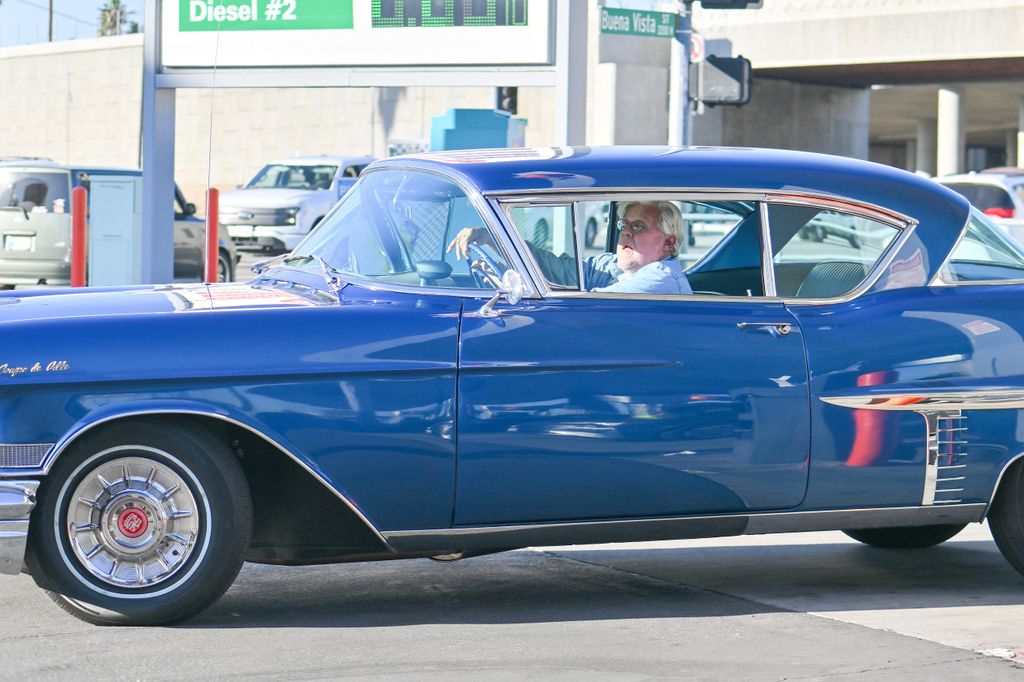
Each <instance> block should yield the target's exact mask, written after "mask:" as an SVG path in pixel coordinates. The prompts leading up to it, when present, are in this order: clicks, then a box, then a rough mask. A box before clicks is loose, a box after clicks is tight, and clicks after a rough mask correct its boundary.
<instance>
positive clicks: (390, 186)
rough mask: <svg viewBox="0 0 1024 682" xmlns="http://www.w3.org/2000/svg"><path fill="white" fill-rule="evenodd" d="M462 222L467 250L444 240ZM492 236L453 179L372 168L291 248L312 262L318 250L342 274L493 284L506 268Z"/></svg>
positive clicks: (457, 285)
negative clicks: (469, 240)
mask: <svg viewBox="0 0 1024 682" xmlns="http://www.w3.org/2000/svg"><path fill="white" fill-rule="evenodd" d="M467 229H472V230H476V232H475V234H476V235H477V237H478V238H477V239H476V241H477V242H479V245H477V246H474V248H473V249H471V250H470V252H469V253H460V252H459V249H455V248H449V245H450V244H452V242H453V240H454V239H455V237H456V235H459V234H460V233H462V232H463V231H465V230H467ZM485 233H486V234H485ZM497 244H498V240H497V239H495V238H494V236H493V235H492V234H491V233H490V230H489V228H488V227H487V223H486V221H484V219H483V218H482V217H481V215H480V213H479V212H478V211H477V209H476V207H475V206H474V204H473V202H472V201H471V199H470V198H469V197H468V196H467V195H466V193H465V192H464V191H463V190H462V189H461V188H460V187H458V186H457V185H455V184H453V183H452V182H450V181H448V180H445V179H443V178H441V177H438V176H436V175H432V174H429V173H422V172H412V171H408V172H407V171H378V172H373V173H370V174H369V175H364V176H363V177H362V178H361V179H360V180H359V181H358V182H357V183H356V185H355V186H354V187H353V188H352V190H351V191H349V192H348V194H346V195H345V198H344V199H342V200H341V201H340V202H339V203H338V204H337V206H336V207H335V208H334V210H333V211H332V212H331V213H330V214H328V215H327V217H326V218H324V219H323V221H321V223H320V224H319V225H318V226H317V228H316V229H315V230H313V232H311V233H310V235H309V236H308V237H306V239H305V240H304V241H303V242H302V243H300V244H299V245H298V247H296V249H295V250H294V252H293V256H294V257H296V258H302V257H309V258H310V262H311V263H312V264H313V265H311V266H310V267H318V266H316V261H315V259H316V258H317V257H319V258H322V259H323V260H324V261H326V262H327V263H329V264H330V265H331V266H332V268H335V269H336V270H337V272H338V273H339V274H340V275H342V276H346V278H349V277H352V276H354V277H356V278H358V279H363V280H370V281H374V282H387V283H390V284H400V285H406V286H417V287H439V288H446V289H492V290H493V289H494V288H496V286H497V282H499V281H500V279H501V275H502V274H504V271H505V270H506V269H507V268H508V265H507V263H508V260H507V259H506V258H505V256H504V254H503V253H502V251H501V249H500V247H499V246H498V245H497ZM289 260H290V259H289Z"/></svg>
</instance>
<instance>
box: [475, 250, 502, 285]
mask: <svg viewBox="0 0 1024 682" xmlns="http://www.w3.org/2000/svg"><path fill="white" fill-rule="evenodd" d="M466 250H467V251H468V252H469V257H468V258H466V264H467V265H468V266H469V274H470V275H471V276H472V277H473V281H474V282H475V283H476V286H477V288H479V289H500V288H501V276H502V275H504V274H505V268H503V267H501V266H499V265H498V264H497V263H496V262H495V261H494V258H492V257H491V255H490V254H488V253H487V252H486V251H484V250H483V249H482V248H480V246H478V245H477V244H474V243H473V242H470V243H469V244H467V245H466Z"/></svg>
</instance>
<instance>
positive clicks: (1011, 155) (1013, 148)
mask: <svg viewBox="0 0 1024 682" xmlns="http://www.w3.org/2000/svg"><path fill="white" fill-rule="evenodd" d="M1019 134H1020V131H1018V130H1007V131H1006V165H1007V166H1013V165H1016V163H1017V135H1019Z"/></svg>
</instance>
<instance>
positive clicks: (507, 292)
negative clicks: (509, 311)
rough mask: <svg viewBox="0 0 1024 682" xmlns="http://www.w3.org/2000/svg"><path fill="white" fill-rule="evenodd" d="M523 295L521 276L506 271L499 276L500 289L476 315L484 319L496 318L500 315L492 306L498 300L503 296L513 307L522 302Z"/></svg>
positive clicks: (523, 288) (512, 271)
mask: <svg viewBox="0 0 1024 682" xmlns="http://www.w3.org/2000/svg"><path fill="white" fill-rule="evenodd" d="M525 293H526V284H525V283H524V282H523V276H522V275H520V274H519V273H518V272H516V271H515V270H506V271H505V274H504V275H502V276H501V288H500V289H498V290H497V291H496V292H494V296H492V297H491V300H489V301H487V303H484V304H483V305H482V306H481V307H480V310H478V311H477V315H479V316H480V317H486V318H491V317H498V315H500V314H501V313H499V312H498V311H496V310H495V309H494V304H495V303H497V302H498V299H500V298H501V297H502V296H504V297H505V301H506V302H507V303H508V304H509V305H515V304H516V303H519V302H520V301H521V300H523V295H524V294H525Z"/></svg>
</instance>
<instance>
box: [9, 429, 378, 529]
mask: <svg viewBox="0 0 1024 682" xmlns="http://www.w3.org/2000/svg"><path fill="white" fill-rule="evenodd" d="M169 414H184V415H192V416H197V417H213V418H215V419H219V420H221V421H224V422H227V423H229V424H233V425H235V426H239V427H241V428H243V429H245V430H246V431H248V432H250V433H252V434H254V435H256V436H259V437H260V438H262V439H263V440H265V441H266V442H267V443H269V444H270V445H273V446H274V447H276V448H277V449H278V450H280V451H281V452H283V453H284V454H285V455H287V456H288V457H289V458H291V460H292V461H293V462H295V463H296V464H298V465H299V466H300V467H302V469H303V470H305V471H306V473H308V474H309V475H310V476H312V477H313V478H315V479H316V480H317V481H319V482H320V484H321V485H323V486H324V487H325V488H327V490H329V491H330V492H331V493H332V494H333V495H334V496H335V497H337V498H338V499H339V500H341V501H342V502H343V503H344V504H345V506H346V507H348V508H349V509H350V510H352V513H354V514H355V515H356V517H357V518H359V520H360V521H362V522H363V523H364V524H366V527H367V528H369V529H370V530H371V531H372V532H373V534H374V535H376V536H377V539H379V540H380V541H381V542H383V543H384V546H385V547H388V548H389V549H390V546H389V545H388V541H387V539H386V538H385V537H384V536H383V535H381V533H380V531H379V530H378V529H377V527H376V526H374V525H373V524H372V523H370V520H369V519H368V518H367V517H366V515H365V514H363V512H362V511H361V510H360V509H359V507H357V506H356V505H355V504H354V503H353V502H352V501H351V500H349V499H348V498H347V497H345V496H344V495H342V494H341V493H340V492H338V491H337V490H335V489H334V487H333V486H331V485H330V484H329V483H328V482H327V479H325V478H324V477H323V476H321V475H320V474H319V473H318V472H317V471H315V470H314V469H312V468H311V467H310V466H309V465H308V464H306V463H305V462H303V461H302V460H301V459H300V458H299V457H298V456H297V455H296V454H295V453H294V452H292V451H291V450H289V449H288V448H286V447H284V446H283V445H281V444H280V443H278V442H277V441H276V440H274V439H273V438H271V437H269V436H267V435H266V434H264V433H263V432H261V431H258V430H257V429H255V428H253V427H251V426H249V425H248V424H244V423H242V422H240V421H238V420H237V419H232V418H231V417H228V416H226V415H223V414H217V413H216V412H204V411H202V410H183V409H170V410H157V409H152V410H136V411H132V412H123V413H118V414H115V415H111V416H109V417H104V418H103V419H98V420H96V421H95V422H92V423H90V424H87V425H85V426H84V427H83V428H81V429H79V430H77V431H74V432H72V433H68V434H66V435H65V436H64V437H63V438H62V439H61V440H60V441H59V442H58V443H57V445H56V446H55V447H54V448H53V449H52V450H51V451H50V454H49V456H48V457H47V458H46V461H45V462H44V466H43V467H42V469H40V470H39V471H34V472H31V473H33V474H38V475H45V474H47V473H49V471H50V469H51V468H52V467H53V463H54V462H55V461H56V459H57V458H58V457H59V456H60V455H61V454H62V453H63V452H64V451H65V450H66V449H67V448H68V447H69V446H70V445H71V443H72V442H74V441H75V440H77V439H78V438H79V437H80V436H82V434H84V433H86V432H88V431H91V430H92V429H94V428H95V427H97V426H99V425H101V424H105V423H107V422H111V421H115V420H118V419H125V418H129V417H141V416H146V415H169ZM25 473H28V472H22V475H24V474H25ZM3 474H4V472H2V471H0V476H2V475H3ZM0 485H2V483H0Z"/></svg>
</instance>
